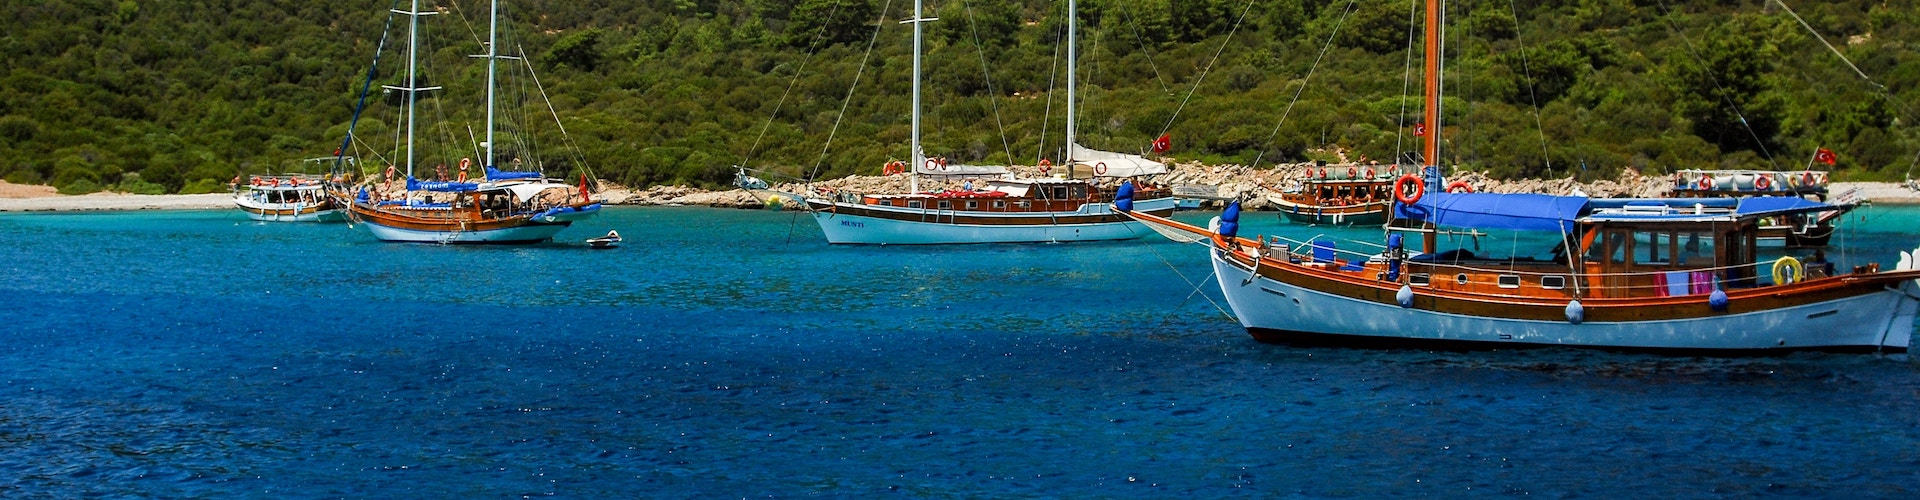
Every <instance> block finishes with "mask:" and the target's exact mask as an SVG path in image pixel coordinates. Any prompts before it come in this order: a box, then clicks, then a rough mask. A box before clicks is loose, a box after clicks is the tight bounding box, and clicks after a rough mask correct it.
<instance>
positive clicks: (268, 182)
mask: <svg viewBox="0 0 1920 500" xmlns="http://www.w3.org/2000/svg"><path fill="white" fill-rule="evenodd" d="M233 204H234V205H235V206H238V207H240V211H242V212H246V213H247V218H248V219H252V220H257V221H268V222H326V221H338V220H345V219H346V212H345V211H343V210H342V209H341V208H340V206H339V205H337V204H335V203H334V200H333V198H332V197H331V196H328V195H327V192H326V179H324V178H321V177H317V176H306V175H254V176H249V177H248V180H247V182H246V183H245V184H239V185H236V186H235V188H234V193H233Z"/></svg>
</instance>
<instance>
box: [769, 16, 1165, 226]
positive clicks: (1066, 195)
mask: <svg viewBox="0 0 1920 500" xmlns="http://www.w3.org/2000/svg"><path fill="white" fill-rule="evenodd" d="M1073 11H1074V5H1073V2H1071V1H1069V2H1068V16H1067V19H1068V21H1067V22H1068V23H1069V27H1068V29H1067V33H1068V41H1067V60H1068V64H1067V82H1068V83H1067V109H1068V111H1067V144H1068V148H1067V152H1068V153H1067V154H1068V158H1067V161H1066V162H1063V165H1066V166H1068V167H1069V168H1071V167H1075V166H1083V167H1084V168H1085V169H1087V171H1089V172H1092V173H1093V177H1092V179H1101V178H1108V179H1114V178H1127V177H1134V176H1142V175H1153V174H1160V173H1166V171H1167V169H1166V165H1164V164H1161V163H1159V162H1155V161H1152V160H1148V159H1146V158H1144V157H1141V156H1139V155H1130V154H1122V153H1110V152H1104V151H1096V150H1091V149H1087V148H1083V147H1080V146H1079V144H1077V143H1075V142H1074V139H1073V129H1074V126H1075V125H1074V113H1073V106H1074V104H1073V101H1074V95H1073V93H1074V87H1073V79H1074V74H1073V72H1074V69H1073V67H1074V64H1073V60H1074V49H1073V46H1074V34H1073V33H1074V31H1075V30H1074V28H1073V26H1072V25H1073V24H1074V23H1075V21H1074V20H1073V15H1072V12H1073ZM928 21H932V19H928V18H926V17H924V16H923V15H922V14H921V3H920V1H919V0H915V2H914V18H913V19H912V20H909V21H906V22H908V23H911V24H913V44H914V50H913V105H912V107H913V136H912V143H911V145H910V149H911V150H912V160H911V161H910V162H908V163H907V169H908V170H910V172H909V175H911V176H912V181H911V186H912V189H911V191H912V193H910V194H903V195H858V194H853V193H840V194H837V195H833V196H812V197H807V199H806V203H807V206H808V208H809V209H810V210H812V211H813V218H814V221H815V222H818V223H819V224H820V229H821V231H823V232H825V233H826V236H827V241H828V242H831V243H853V244H947V243H1022V242H1063V241H1099V240H1123V239H1132V238H1139V237H1141V236H1144V235H1146V234H1147V228H1146V227H1145V226H1143V225H1141V224H1140V223H1138V222H1134V221H1133V220H1131V219H1128V218H1126V217H1124V216H1122V215H1121V214H1119V213H1117V212H1115V211H1114V210H1113V209H1112V205H1111V204H1110V203H1111V202H1114V201H1116V199H1117V198H1118V197H1122V196H1125V197H1128V198H1129V200H1128V201H1129V202H1130V203H1132V204H1133V209H1134V210H1139V211H1143V212H1148V213H1156V214H1163V215H1164V214H1171V213H1172V212H1173V209H1174V203H1175V200H1174V198H1173V196H1172V195H1171V194H1170V193H1168V192H1167V191H1166V190H1164V189H1158V188H1147V187H1140V186H1134V185H1132V184H1131V183H1125V182H1123V183H1122V184H1121V185H1120V186H1119V187H1117V188H1113V189H1111V190H1109V189H1108V188H1106V187H1103V186H1102V185H1101V184H1100V183H1098V182H1095V181H1094V180H1082V179H1066V178H1052V179H997V180H989V181H985V182H984V189H980V190H958V191H943V192H921V191H920V187H919V186H920V184H919V177H920V176H922V175H955V174H962V173H966V172H974V171H978V172H990V170H985V169H980V168H977V167H963V166H959V165H949V164H948V163H947V162H945V161H943V160H940V159H929V158H927V156H926V154H925V153H924V152H923V151H922V150H921V148H920V39H921V31H922V28H921V24H923V23H926V22H928Z"/></svg>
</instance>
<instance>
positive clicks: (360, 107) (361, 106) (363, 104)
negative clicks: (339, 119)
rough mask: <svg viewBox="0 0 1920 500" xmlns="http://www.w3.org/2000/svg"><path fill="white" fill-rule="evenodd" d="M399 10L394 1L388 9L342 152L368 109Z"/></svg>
mask: <svg viewBox="0 0 1920 500" xmlns="http://www.w3.org/2000/svg"><path fill="white" fill-rule="evenodd" d="M399 8H400V0H393V5H392V6H391V7H390V8H388V9H387V26H386V27H385V28H381V29H380V43H379V44H377V45H375V46H374V49H373V64H369V65H367V82H366V83H364V84H362V85H361V86H360V102H359V103H358V104H355V105H354V106H353V119H352V120H350V121H348V122H347V137H346V138H345V139H342V140H341V142H340V149H341V150H342V152H344V151H345V149H346V148H347V146H350V145H353V128H354V126H357V125H359V124H360V112H362V111H365V110H366V109H367V94H368V93H369V92H371V91H372V90H373V79H374V75H375V71H376V70H378V69H379V68H380V54H382V53H384V52H386V49H387V35H388V34H390V33H392V32H393V18H394V17H397V16H398V14H395V13H394V11H395V10H398V9H399ZM339 156H340V155H334V159H333V168H334V169H336V170H337V169H339V168H340V164H341V162H342V161H344V160H343V159H341V158H340V157H339ZM362 170H365V167H362Z"/></svg>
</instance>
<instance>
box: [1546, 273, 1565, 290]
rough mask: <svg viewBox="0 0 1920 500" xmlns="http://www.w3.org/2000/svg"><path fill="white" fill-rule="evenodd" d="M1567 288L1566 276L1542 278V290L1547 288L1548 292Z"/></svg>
mask: <svg viewBox="0 0 1920 500" xmlns="http://www.w3.org/2000/svg"><path fill="white" fill-rule="evenodd" d="M1566 287H1567V277H1566V276H1541V277H1540V288H1545V289H1548V290H1559V289H1562V288H1566Z"/></svg>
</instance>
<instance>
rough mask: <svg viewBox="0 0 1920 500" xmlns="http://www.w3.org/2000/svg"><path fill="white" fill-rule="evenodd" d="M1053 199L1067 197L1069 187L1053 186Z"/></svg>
mask: <svg viewBox="0 0 1920 500" xmlns="http://www.w3.org/2000/svg"><path fill="white" fill-rule="evenodd" d="M1053 199H1056V200H1064V199H1067V187H1066V186H1054V188H1053Z"/></svg>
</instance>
